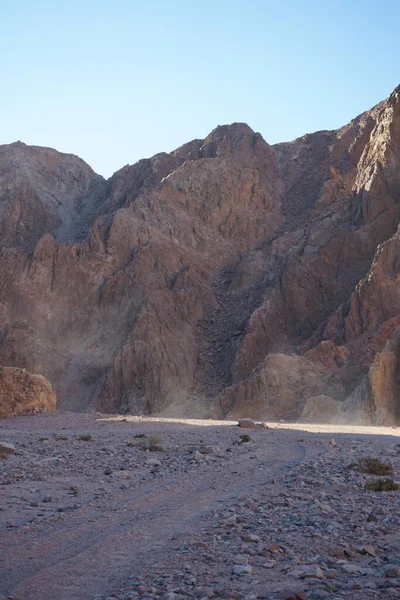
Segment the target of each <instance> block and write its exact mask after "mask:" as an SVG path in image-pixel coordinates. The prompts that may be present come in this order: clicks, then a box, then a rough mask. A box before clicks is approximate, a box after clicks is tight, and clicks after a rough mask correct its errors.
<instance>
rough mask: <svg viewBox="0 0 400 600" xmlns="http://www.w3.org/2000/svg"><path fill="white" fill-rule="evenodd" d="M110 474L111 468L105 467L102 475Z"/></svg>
mask: <svg viewBox="0 0 400 600" xmlns="http://www.w3.org/2000/svg"><path fill="white" fill-rule="evenodd" d="M111 474H112V469H110V467H107V469H105V470H104V475H111Z"/></svg>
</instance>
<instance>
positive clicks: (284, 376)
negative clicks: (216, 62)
mask: <svg viewBox="0 0 400 600" xmlns="http://www.w3.org/2000/svg"><path fill="white" fill-rule="evenodd" d="M399 157H400V88H398V89H396V90H395V91H394V92H393V94H392V95H391V96H390V97H389V98H388V99H387V100H385V101H383V102H381V103H380V104H379V105H377V106H376V107H374V108H373V109H372V110H370V111H368V112H366V113H364V114H363V115H360V116H359V117H357V118H356V119H354V120H353V121H352V122H351V123H349V124H348V125H347V126H345V127H343V128H341V129H339V130H337V131H322V132H317V133H315V134H307V135H305V136H303V137H302V138H299V139H297V140H295V141H293V142H290V143H284V144H278V145H276V146H269V145H268V144H267V143H266V142H265V141H264V140H263V138H262V137H261V135H260V134H258V133H255V132H253V131H252V130H251V129H250V128H249V127H248V126H247V125H245V124H241V123H236V124H232V125H227V126H222V127H217V128H216V129H215V130H214V131H213V132H211V134H210V135H209V136H207V137H206V138H205V139H204V140H194V141H193V142H190V143H188V144H185V145H184V146H182V147H181V148H178V149H177V150H176V151H174V152H171V153H169V154H167V153H161V154H157V155H156V156H154V157H153V158H150V159H146V160H143V161H139V162H138V163H136V164H135V165H127V166H125V167H123V168H122V169H121V170H120V171H118V172H117V173H115V174H114V175H113V177H112V178H111V179H110V180H109V181H107V182H106V181H104V180H103V179H102V178H101V177H99V176H98V175H96V174H95V173H93V171H92V170H91V169H90V167H88V166H87V165H86V164H85V163H83V161H81V160H80V159H78V158H77V157H74V156H72V155H63V154H60V153H58V152H56V151H54V150H49V149H45V148H37V147H28V146H25V145H24V144H21V143H16V144H11V145H9V146H3V147H1V148H0V203H1V207H2V211H1V215H0V232H1V234H2V237H1V249H0V364H1V365H4V366H16V367H20V368H25V369H28V370H29V371H31V372H39V373H42V374H43V375H44V376H45V377H46V378H47V379H48V380H49V381H51V383H52V384H53V385H54V388H55V390H56V392H57V394H58V397H59V399H60V404H61V406H64V407H66V408H72V409H78V410H83V409H85V408H87V407H89V406H92V407H96V408H98V409H101V410H103V411H121V412H126V411H128V412H135V413H161V412H163V411H166V410H169V411H170V412H169V413H168V414H171V411H172V410H174V407H180V410H183V412H184V413H185V414H190V410H191V407H193V410H195V412H196V416H200V414H201V410H203V411H204V415H208V414H218V416H227V415H228V414H229V415H231V416H232V417H233V416H235V417H239V416H246V417H248V416H252V417H255V418H260V419H274V418H277V419H278V418H285V419H289V418H290V419H296V418H299V417H300V415H301V413H302V411H303V408H304V406H305V403H306V401H307V400H308V399H309V398H311V397H313V396H320V395H321V394H323V395H325V396H329V397H331V398H332V399H333V400H334V401H335V402H343V401H345V403H344V404H343V405H341V406H343V407H344V406H345V404H346V402H347V400H346V398H349V397H350V396H351V395H352V394H354V393H356V392H355V390H357V389H359V387H360V386H363V385H364V383H363V382H364V381H366V380H365V379H364V378H365V377H366V376H367V375H368V373H369V369H370V367H371V365H372V364H373V363H374V361H375V357H376V356H377V355H379V353H381V352H382V351H383V349H384V346H385V343H386V342H387V340H389V339H390V338H391V337H392V336H393V334H394V332H395V331H396V328H397V327H399V326H400V317H399V315H400V311H399V309H400V297H399V287H398V281H397V280H398V262H399V260H398V256H399V233H398V231H397V228H398V224H399V220H400V202H399V201H400V178H399V177H400V176H399V173H400V164H399V163H400V158H399ZM371 368H372V367H371ZM381 368H383V367H379V368H378V371H379V372H380V369H381ZM396 368H397V367H396ZM395 377H396V376H395ZM368 378H369V379H368ZM367 379H368V382H369V383H368V386H370V385H371V383H370V380H371V376H370V375H368V377H367ZM378 379H379V377H378ZM374 385H375V388H374V389H376V390H377V389H378V388H379V389H380V390H381V391H380V392H379V398H381V399H380V400H379V403H381V404H382V402H383V400H382V398H383V397H385V398H389V397H390V398H392V400H390V401H389V400H386V401H385V402H387V403H388V404H390V402H392V403H393V398H394V396H395V395H396V394H397V388H396V386H394V387H392V388H390V390H388V389H386V388H384V386H382V384H378V383H375V384H374ZM396 385H397V384H396ZM357 393H358V392H357ZM362 397H363V398H364V400H362V401H361V400H360V402H361V404H362V403H364V404H363V405H365V402H366V401H365V397H366V396H365V394H364V393H363V395H362ZM374 398H377V396H376V395H375V396H374ZM374 402H375V400H374ZM367 404H368V402H367ZM346 406H347V405H346ZM201 407H203V409H201ZM388 410H389V409H387V408H385V411H386V412H385V413H383V412H380V411H379V410H378V409H377V410H375V409H374V410H373V411H372V412H371V411H369V410H367V414H368V415H370V417H368V418H370V419H372V420H375V421H376V420H377V421H380V422H381V421H382V420H383V421H385V422H386V416H383V415H384V414H385V415H386V414H387V411H388ZM199 411H200V414H199ZM357 414H359V413H357ZM391 414H392V413H391ZM357 418H359V417H357ZM363 418H364V417H363ZM365 418H367V417H365ZM390 419H391V420H393V419H394V420H396V419H397V417H396V416H394V417H393V415H392V416H391V417H390Z"/></svg>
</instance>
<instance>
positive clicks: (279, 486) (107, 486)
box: [0, 413, 400, 600]
mask: <svg viewBox="0 0 400 600" xmlns="http://www.w3.org/2000/svg"><path fill="white" fill-rule="evenodd" d="M246 434H248V435H250V437H251V441H247V442H246V441H244V440H243V438H241V437H240V436H243V435H246ZM399 434H400V430H397V429H390V428H372V427H369V428H362V427H357V428H356V427H352V428H351V427H337V428H335V427H332V426H326V427H325V426H321V427H318V426H309V427H308V426H307V425H299V424H296V425H287V424H282V423H279V424H270V426H269V428H265V427H262V426H258V427H257V428H256V429H241V428H239V427H237V425H235V423H230V422H216V421H193V420H192V421H173V420H165V419H144V418H136V417H127V418H123V417H120V416H115V417H112V416H111V417H110V416H105V415H99V414H91V415H90V414H80V415H78V414H72V413H55V414H50V413H49V414H44V415H40V416H33V417H15V418H10V419H8V420H4V421H1V422H0V441H3V442H8V443H11V444H14V445H15V448H16V454H14V455H11V456H9V457H8V458H7V459H4V460H1V461H0V482H1V485H0V515H1V520H0V551H1V558H0V598H1V600H3V599H4V598H8V599H11V598H12V599H13V600H72V599H74V600H88V599H93V600H95V599H96V600H100V599H105V598H117V599H121V600H127V599H129V598H132V599H134V598H165V599H166V600H173V599H176V600H180V599H188V598H199V599H206V598H225V599H228V598H232V599H233V598H235V599H242V598H243V599H247V600H256V599H258V598H270V599H272V598H281V599H286V600H287V599H292V600H296V599H297V600H299V599H300V600H302V599H305V598H307V599H314V598H332V599H335V600H339V599H345V598H346V599H347V598H351V599H353V598H354V599H361V598H363V599H364V598H371V599H372V598H398V597H400V553H399V549H400V533H399V531H400V527H399V526H400V511H399V502H400V491H389V492H381V493H379V492H373V491H368V490H366V489H364V485H365V483H366V482H368V481H370V480H375V479H376V477H375V476H371V475H365V474H361V473H359V472H358V471H356V470H354V469H352V468H349V466H350V465H351V464H352V463H356V462H357V461H358V460H359V459H362V458H363V457H364V458H365V457H371V456H372V457H376V458H380V459H381V460H383V461H384V462H385V463H388V464H390V465H391V466H392V467H393V470H394V475H393V477H394V480H396V478H398V476H399V469H400V440H399ZM82 436H83V437H82ZM89 436H91V438H90V439H89ZM157 436H158V437H157ZM160 436H162V439H160ZM149 446H152V447H153V449H154V448H155V451H150V450H149V449H148V447H149Z"/></svg>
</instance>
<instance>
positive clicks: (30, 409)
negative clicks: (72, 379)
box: [0, 367, 57, 418]
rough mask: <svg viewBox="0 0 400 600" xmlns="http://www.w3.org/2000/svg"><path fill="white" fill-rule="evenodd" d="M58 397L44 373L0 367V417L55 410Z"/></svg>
mask: <svg viewBox="0 0 400 600" xmlns="http://www.w3.org/2000/svg"><path fill="white" fill-rule="evenodd" d="M56 404H57V397H56V394H55V392H54V391H53V388H52V387H51V385H50V383H49V382H48V381H47V380H46V379H45V378H44V377H43V376H42V375H33V374H32V373H28V371H25V369H17V368H15V367H0V418H5V417H10V416H16V415H27V414H37V413H41V412H46V411H49V410H55V408H56Z"/></svg>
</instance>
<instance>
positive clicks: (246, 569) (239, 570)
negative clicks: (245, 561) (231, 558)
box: [232, 565, 253, 575]
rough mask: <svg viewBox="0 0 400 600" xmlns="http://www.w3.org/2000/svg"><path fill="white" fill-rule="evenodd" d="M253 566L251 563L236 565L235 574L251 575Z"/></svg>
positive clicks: (233, 570) (233, 571)
mask: <svg viewBox="0 0 400 600" xmlns="http://www.w3.org/2000/svg"><path fill="white" fill-rule="evenodd" d="M252 571H253V568H252V567H251V566H250V565H235V566H234V567H233V569H232V573H233V574H234V575H251V573H252Z"/></svg>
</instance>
